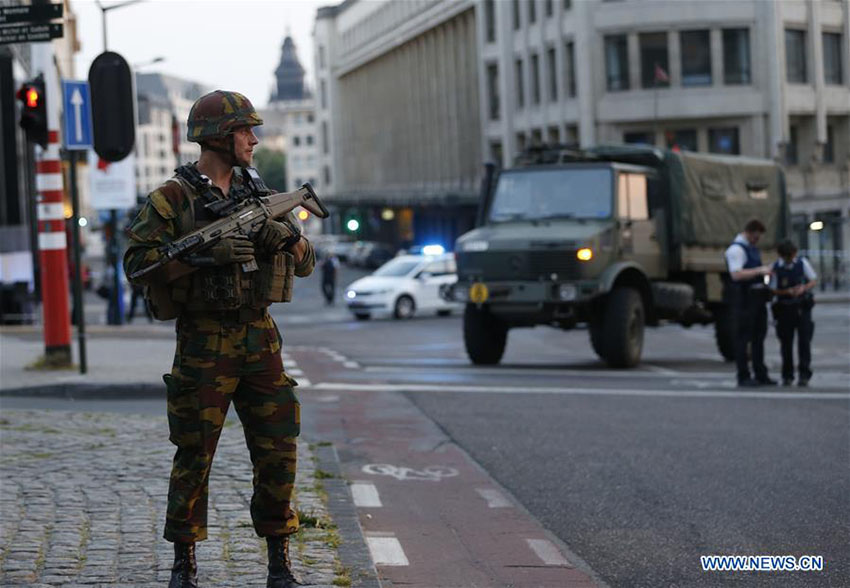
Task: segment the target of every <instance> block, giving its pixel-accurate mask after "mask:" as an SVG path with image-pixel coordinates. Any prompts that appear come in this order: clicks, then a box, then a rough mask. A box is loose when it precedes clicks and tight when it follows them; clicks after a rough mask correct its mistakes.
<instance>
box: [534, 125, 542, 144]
mask: <svg viewBox="0 0 850 588" xmlns="http://www.w3.org/2000/svg"><path fill="white" fill-rule="evenodd" d="M531 144H532V145H535V146H539V145H542V144H543V129H534V130H532V131H531Z"/></svg>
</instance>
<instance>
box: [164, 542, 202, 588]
mask: <svg viewBox="0 0 850 588" xmlns="http://www.w3.org/2000/svg"><path fill="white" fill-rule="evenodd" d="M168 588H198V564H197V562H196V561H195V544H194V543H181V542H179V541H175V542H174V565H173V566H171V581H170V582H168Z"/></svg>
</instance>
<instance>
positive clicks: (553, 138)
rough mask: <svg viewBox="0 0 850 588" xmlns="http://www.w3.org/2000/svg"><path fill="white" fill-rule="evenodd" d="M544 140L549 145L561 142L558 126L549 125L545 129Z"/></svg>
mask: <svg viewBox="0 0 850 588" xmlns="http://www.w3.org/2000/svg"><path fill="white" fill-rule="evenodd" d="M546 135H547V136H546V140H547V141H549V144H550V145H557V144H558V143H560V142H561V129H559V128H558V127H549V129H548V130H547V131H546Z"/></svg>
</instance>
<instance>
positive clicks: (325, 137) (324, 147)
mask: <svg viewBox="0 0 850 588" xmlns="http://www.w3.org/2000/svg"><path fill="white" fill-rule="evenodd" d="M330 150H331V146H330V143H329V142H328V123H327V121H324V120H323V121H322V153H329V152H330Z"/></svg>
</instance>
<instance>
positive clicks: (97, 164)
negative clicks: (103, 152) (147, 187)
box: [89, 151, 136, 210]
mask: <svg viewBox="0 0 850 588" xmlns="http://www.w3.org/2000/svg"><path fill="white" fill-rule="evenodd" d="M89 182H90V183H91V186H90V188H91V189H90V192H89V198H90V202H91V207H92V208H94V209H95V210H114V209H123V210H126V209H128V208H132V207H134V206H135V205H136V161H135V157H134V156H133V155H132V154H130V155H128V156H127V157H125V158H124V159H122V160H121V161H117V162H109V161H106V160H104V159H102V158H101V157H100V156H99V155H98V154H97V153H95V152H94V151H89Z"/></svg>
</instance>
